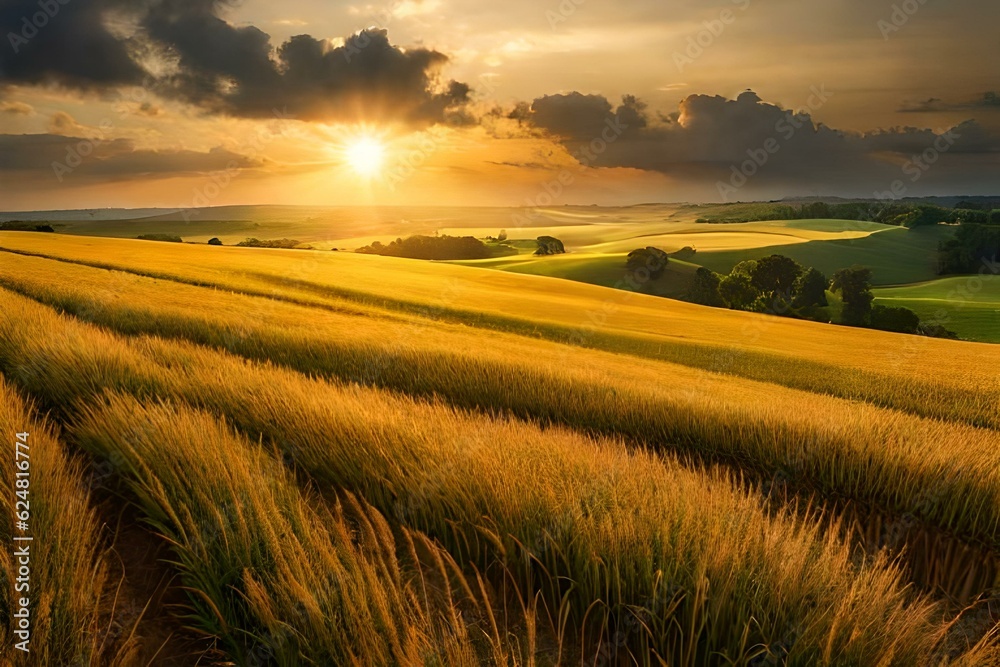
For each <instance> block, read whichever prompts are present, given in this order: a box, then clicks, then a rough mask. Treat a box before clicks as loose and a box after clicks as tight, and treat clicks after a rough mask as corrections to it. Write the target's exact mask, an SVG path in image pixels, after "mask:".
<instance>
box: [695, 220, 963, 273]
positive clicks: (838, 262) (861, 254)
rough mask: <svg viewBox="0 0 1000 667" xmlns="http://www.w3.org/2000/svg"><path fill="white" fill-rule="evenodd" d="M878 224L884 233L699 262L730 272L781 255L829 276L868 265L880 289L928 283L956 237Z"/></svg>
mask: <svg viewBox="0 0 1000 667" xmlns="http://www.w3.org/2000/svg"><path fill="white" fill-rule="evenodd" d="M834 222H836V221H834ZM852 224H857V223H852ZM869 224H871V223H869ZM726 226H727V227H729V226H730V225H726ZM878 226H879V227H882V230H880V231H877V232H875V233H873V234H871V235H870V236H866V237H864V238H858V239H847V240H830V241H810V242H808V243H799V244H795V245H785V246H777V247H771V248H747V249H743V250H720V251H709V252H705V253H699V256H698V258H697V260H695V261H697V262H698V263H699V264H701V265H702V266H706V267H708V268H710V269H712V270H713V271H716V272H719V273H728V272H729V270H730V269H732V267H734V266H736V265H737V264H739V263H740V262H742V261H744V260H748V259H760V258H761V257H764V256H766V255H770V254H773V253H777V254H780V255H786V256H788V257H791V258H792V259H794V260H795V261H797V262H799V263H800V264H803V265H805V266H814V267H816V268H817V269H819V270H820V271H822V272H824V273H825V274H827V275H828V276H830V275H832V274H833V272H834V271H836V270H837V269H842V268H845V267H848V266H851V265H853V264H860V265H862V266H867V267H869V268H871V269H872V271H873V273H874V278H873V279H874V282H875V284H876V285H902V284H907V283H916V282H923V281H926V280H933V279H934V278H935V277H936V276H937V249H938V244H939V243H940V242H941V241H942V240H943V239H946V238H948V237H950V236H951V235H952V233H953V231H952V230H951V229H949V228H948V227H943V226H938V227H917V228H914V229H905V228H902V227H885V226H883V225H878Z"/></svg>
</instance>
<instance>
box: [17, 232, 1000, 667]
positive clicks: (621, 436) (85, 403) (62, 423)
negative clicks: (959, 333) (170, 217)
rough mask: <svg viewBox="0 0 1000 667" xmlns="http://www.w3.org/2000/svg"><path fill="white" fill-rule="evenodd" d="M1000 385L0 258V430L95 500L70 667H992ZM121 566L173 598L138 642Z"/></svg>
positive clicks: (795, 348) (570, 311)
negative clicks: (114, 566)
mask: <svg viewBox="0 0 1000 667" xmlns="http://www.w3.org/2000/svg"><path fill="white" fill-rule="evenodd" d="M878 233H882V232H878ZM859 349H863V350H865V353H864V354H858V353H857V351H858V350H859ZM996 350H997V348H995V347H993V346H991V345H985V344H977V343H965V342H956V341H944V340H935V339H928V338H915V337H910V336H899V335H893V334H888V333H882V332H875V331H868V330H856V329H845V328H842V327H833V326H831V325H822V324H816V323H810V322H802V321H791V320H785V319H781V318H772V317H767V316H764V315H757V314H752V313H736V312H728V311H722V310H718V309H709V308H703V307H699V306H695V305H692V304H686V303H681V302H677V301H672V300H667V299H661V298H657V297H653V296H647V295H641V294H634V293H630V292H625V291H621V290H609V289H606V288H602V287H598V286H593V285H588V284H583V283H579V282H571V281H566V280H559V279H556V278H552V277H545V276H532V275H519V274H516V273H508V272H500V271H495V270H491V269H486V268H477V267H471V266H458V265H453V264H442V263H425V262H417V261H411V260H400V259H393V258H384V257H368V256H359V255H354V254H351V253H330V252H308V251H282V250H265V249H249V248H210V247H205V246H195V245H187V244H167V243H155V242H142V241H129V240H118V239H93V238H89V239H88V238H80V237H69V236H63V235H49V234H30V233H15V232H3V233H0V372H2V373H3V376H4V377H5V378H6V384H5V385H2V386H0V388H2V389H3V390H4V392H5V393H4V394H3V396H4V405H7V406H8V408H7V409H8V413H4V414H5V419H6V421H5V422H4V423H5V424H8V426H7V428H8V430H10V429H11V428H14V427H11V426H9V424H11V423H23V422H32V423H35V422H37V423H38V424H40V426H38V427H37V428H38V429H39V432H40V433H44V434H47V435H46V437H47V438H48V441H49V442H50V446H49V449H50V450H51V451H52V452H53V453H52V456H56V455H58V456H57V458H54V459H52V460H51V462H46V463H44V464H39V468H40V471H39V473H38V474H39V477H42V475H48V474H49V473H48V472H47V471H49V470H52V471H56V470H63V469H64V470H66V471H67V472H66V473H65V481H59V482H58V483H59V484H60V485H61V486H60V487H59V488H62V487H63V486H67V485H68V486H70V487H73V488H76V489H77V491H75V492H74V493H76V494H77V496H78V497H79V498H80V500H79V503H78V506H79V509H74V510H73V511H72V512H71V513H67V514H57V515H55V516H54V517H52V518H51V519H49V523H48V524H42V523H41V522H40V525H39V527H38V530H39V531H41V530H45V531H48V532H49V533H50V534H54V533H56V532H57V531H59V530H75V531H80V530H84V532H83V533H80V534H79V535H76V536H74V537H73V538H72V539H73V543H74V544H76V545H78V546H79V548H78V549H76V550H73V551H71V552H67V551H58V552H57V553H58V554H59V557H60V558H61V559H62V560H63V561H64V562H60V563H59V564H58V567H55V566H54V567H53V568H52V570H51V571H52V572H53V574H51V575H49V576H51V577H52V581H53V582H55V581H60V582H63V583H61V584H58V586H59V590H61V591H71V592H72V593H73V596H74V597H75V599H77V600H78V601H77V602H73V603H72V604H70V603H69V602H62V603H59V604H62V606H63V607H65V608H66V610H65V611H63V612H60V614H58V615H53V616H54V617H58V618H60V619H63V620H61V621H60V622H61V623H62V626H61V627H62V628H63V630H62V632H64V634H65V631H64V629H65V628H66V627H74V628H78V627H88V628H91V630H89V631H88V632H85V633H76V634H73V633H69V634H68V635H66V636H65V637H64V638H61V639H58V640H57V639H53V640H52V641H51V642H50V644H51V645H52V646H54V647H58V650H59V651H62V652H63V653H61V654H60V655H75V656H87V661H88V662H89V663H90V664H135V663H136V662H138V661H139V660H140V659H141V660H142V661H143V662H148V661H149V659H150V656H154V657H155V658H156V659H157V660H160V661H162V662H164V663H165V664H185V662H184V661H185V660H190V659H191V655H192V652H197V651H200V652H201V654H202V655H204V656H205V657H206V658H205V659H207V660H212V661H225V660H231V661H234V662H235V663H237V664H272V663H273V664H295V663H297V662H313V663H319V664H323V663H333V664H351V663H360V664H403V665H409V664H428V665H429V664H497V665H501V664H503V665H506V664H511V665H514V664H526V665H528V664H539V665H547V664H578V663H580V662H581V661H582V662H583V663H584V664H593V663H594V662H595V661H596V662H597V663H598V664H636V663H637V664H649V665H653V664H671V665H675V664H676V665H703V664H705V665H707V664H719V663H720V662H723V663H725V664H734V665H751V664H754V665H757V664H769V663H775V664H803V665H805V664H810V665H811V664H831V665H832V664H886V665H890V664H900V665H913V664H942V663H947V664H970V665H972V664H991V662H993V661H995V660H996V659H997V654H996V652H997V650H998V648H997V647H996V646H995V643H994V641H995V639H994V635H993V632H992V628H993V625H994V623H995V620H994V616H993V610H994V606H993V602H992V597H991V596H992V591H993V590H994V588H995V586H996V585H997V579H998V577H1000V511H998V510H997V508H998V507H1000V459H998V458H997V456H998V454H997V452H998V451H1000V447H998V445H1000V440H998V438H1000V435H998V433H997V431H998V429H1000V422H998V417H997V413H996V410H995V406H996V404H997V401H998V399H1000V381H998V378H997V377H996V375H995V373H993V372H992V370H991V369H992V368H993V367H995V364H990V363H987V360H990V359H998V358H1000V355H998V353H997V351H996ZM928 367H933V368H935V369H937V370H938V373H937V374H935V375H931V376H929V375H928V374H927V368H928ZM46 412H47V413H48V415H49V416H48V420H50V421H51V423H52V426H45V425H44V422H42V421H41V420H42V419H44V418H43V417H40V416H39V415H41V414H42V413H46ZM33 428H34V427H33ZM58 457H61V458H58ZM42 465H44V466H45V468H44V470H41V466H42ZM94 470H96V471H99V472H100V473H101V475H100V476H99V483H96V484H94V483H90V484H85V483H83V482H81V480H87V479H93V474H92V471H94ZM88 471H91V474H88ZM51 475H52V476H51V477H47V478H45V479H49V480H55V479H58V480H63V478H62V477H58V478H57V477H56V476H55V472H53V473H51ZM74 480H75V481H74ZM37 492H38V494H39V496H38V497H37V502H38V503H40V504H42V506H43V507H44V502H45V500H44V498H45V495H49V496H50V497H52V498H55V497H62V496H64V495H65V494H66V493H68V492H66V491H65V490H62V491H56V490H46V489H45V488H43V487H42V484H41V483H39V488H38V489H37ZM43 494H44V495H43ZM70 495H71V497H72V494H70ZM110 498H115V499H120V500H119V502H120V501H121V500H124V501H125V502H126V505H127V507H129V508H130V509H129V510H128V512H127V516H126V517H125V521H124V524H125V526H124V527H123V522H122V517H118V518H115V516H114V512H113V510H111V509H110V508H109V504H110V501H109V499H110ZM48 502H53V501H52V500H49V501H48ZM74 507H76V505H74ZM77 515H79V516H82V517H90V518H89V519H86V520H84V521H82V522H80V521H77V520H76V519H75V517H76V516H77ZM70 516H73V517H74V521H73V522H68V518H69V517H70ZM40 518H41V515H40ZM59 521H66V522H67V524H68V525H67V526H66V528H60V527H59ZM88 522H89V523H88ZM102 525H104V526H109V527H105V528H100V526H102ZM87 526H90V527H89V528H87ZM110 526H115V527H116V528H114V529H112V528H110ZM126 530H127V534H128V540H129V541H131V542H148V543H150V544H157V545H159V547H160V548H161V549H162V552H161V555H160V557H159V558H158V559H157V564H156V567H157V568H159V569H160V570H162V572H160V575H161V577H162V578H164V579H165V580H166V581H169V582H171V583H170V584H169V585H168V588H169V589H170V592H169V594H167V595H165V596H161V597H164V599H166V600H169V603H165V602H164V601H162V600H160V599H156V600H149V601H147V602H148V609H147V608H145V606H140V609H141V610H142V614H135V613H131V612H130V613H125V612H124V611H121V610H122V609H125V608H131V609H134V608H135V607H136V606H137V605H139V604H140V603H141V602H142V596H143V595H144V594H146V595H148V594H149V591H148V590H145V589H144V588H143V587H142V586H134V585H130V582H129V580H130V579H131V578H133V573H134V572H135V570H136V568H135V567H134V566H133V565H131V564H128V561H129V560H130V559H132V558H135V557H136V556H135V553H136V551H137V550H136V549H135V544H132V545H129V546H130V548H126V547H125V546H122V547H121V548H118V549H115V548H114V547H115V544H116V541H122V538H121V537H120V536H121V535H122V533H123V531H126ZM110 554H114V556H115V560H119V561H121V565H120V568H119V570H118V571H116V572H115V573H114V574H112V573H111V571H110V570H109V567H110V566H109V562H111V561H109V558H111V556H110ZM4 567H5V569H6V568H7V567H8V565H7V564H5V566H4ZM49 571H50V570H49V568H48V567H47V568H46V572H49ZM91 571H93V572H95V573H97V574H94V575H93V576H87V575H86V574H81V573H89V572H91ZM98 575H99V576H98ZM116 576H117V577H118V581H117V584H118V585H120V587H121V589H122V590H123V591H124V592H123V593H122V594H121V596H120V597H122V598H123V600H125V601H126V602H128V604H124V603H122V604H121V605H120V606H119V605H117V603H115V602H112V600H113V599H115V598H114V593H113V591H114V590H117V588H116V578H115V577H116ZM66 582H71V583H66ZM44 585H51V586H56V585H57V584H55V583H52V584H44ZM348 591H350V594H348V593H347V592H348ZM358 591H360V593H359V592H358ZM52 604H56V602H53V603H52ZM5 620H8V621H9V619H5ZM108 627H112V628H115V630H114V632H111V633H110V634H109V633H108V631H107V630H106V628H108ZM59 628H60V625H59V624H56V625H55V626H54V630H53V631H52V632H53V633H54V634H53V637H57V636H62V635H59V634H58V633H59V632H60V630H59ZM122 628H128V630H127V631H125V630H123V629H122ZM164 628H165V629H167V631H164ZM372 628H377V629H378V631H376V632H372ZM157 629H159V630H157ZM2 638H3V641H4V642H5V645H7V646H9V642H10V637H9V636H7V635H5V636H3V637H2ZM54 650H55V649H54ZM170 660H173V661H174V662H173V663H171V662H170ZM33 664H46V663H44V662H36V663H33Z"/></svg>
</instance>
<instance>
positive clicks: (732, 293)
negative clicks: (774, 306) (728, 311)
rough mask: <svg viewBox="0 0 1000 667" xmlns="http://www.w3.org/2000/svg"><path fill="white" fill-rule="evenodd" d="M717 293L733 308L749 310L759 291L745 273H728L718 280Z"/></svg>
mask: <svg viewBox="0 0 1000 667" xmlns="http://www.w3.org/2000/svg"><path fill="white" fill-rule="evenodd" d="M719 294H720V295H721V296H722V298H723V299H725V300H726V303H728V304H729V307H730V308H732V309H734V310H750V307H751V306H752V305H753V302H754V301H756V300H757V297H758V296H760V293H759V292H758V291H757V288H755V287H754V286H753V283H752V282H750V276H748V275H747V274H745V273H736V272H735V271H734V272H733V273H730V274H729V275H728V276H726V277H725V278H723V279H722V280H721V281H720V282H719Z"/></svg>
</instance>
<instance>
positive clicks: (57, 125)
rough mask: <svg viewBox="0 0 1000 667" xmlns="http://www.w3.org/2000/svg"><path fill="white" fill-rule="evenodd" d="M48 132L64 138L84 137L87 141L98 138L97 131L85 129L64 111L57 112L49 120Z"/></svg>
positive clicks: (98, 133)
mask: <svg viewBox="0 0 1000 667" xmlns="http://www.w3.org/2000/svg"><path fill="white" fill-rule="evenodd" d="M49 132H50V133H51V134H58V135H60V136H64V137H76V136H79V137H86V138H88V139H91V138H94V137H98V136H100V134H101V133H100V132H99V131H98V130H94V129H91V128H88V127H85V126H83V125H81V124H80V123H78V122H77V121H76V119H75V118H73V116H71V115H69V114H68V113H66V112H65V111H57V112H55V113H54V114H52V117H51V118H49Z"/></svg>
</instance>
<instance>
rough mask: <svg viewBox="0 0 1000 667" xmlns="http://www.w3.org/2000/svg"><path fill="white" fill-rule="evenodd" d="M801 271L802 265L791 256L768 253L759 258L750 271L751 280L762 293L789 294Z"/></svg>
mask: <svg viewBox="0 0 1000 667" xmlns="http://www.w3.org/2000/svg"><path fill="white" fill-rule="evenodd" d="M801 273H802V267H801V266H800V265H799V263H798V262H796V261H795V260H794V259H792V258H791V257H785V256H784V255H768V256H767V257H762V258H761V259H758V260H757V263H756V264H755V265H754V266H753V268H752V269H751V271H750V282H752V283H753V286H754V287H756V288H757V291H759V292H760V293H761V294H764V295H772V294H774V293H775V292H777V293H779V294H781V295H783V296H788V295H790V294H791V293H792V288H793V287H794V286H795V281H796V280H797V279H798V277H799V275H801Z"/></svg>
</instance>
